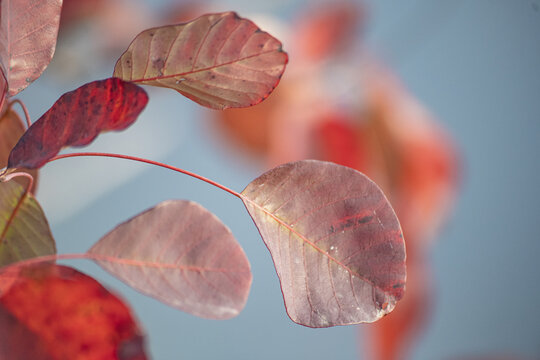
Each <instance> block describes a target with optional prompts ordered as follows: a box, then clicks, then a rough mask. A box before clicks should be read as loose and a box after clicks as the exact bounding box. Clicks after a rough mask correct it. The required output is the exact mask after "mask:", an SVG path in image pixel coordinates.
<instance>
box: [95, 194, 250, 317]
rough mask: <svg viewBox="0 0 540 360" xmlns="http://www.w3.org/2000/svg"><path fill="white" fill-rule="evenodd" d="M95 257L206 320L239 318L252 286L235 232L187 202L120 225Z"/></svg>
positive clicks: (136, 285)
mask: <svg viewBox="0 0 540 360" xmlns="http://www.w3.org/2000/svg"><path fill="white" fill-rule="evenodd" d="M89 254H90V255H92V256H93V257H95V258H96V259H97V260H96V262H97V263H98V264H99V265H101V266H102V267H104V268H105V269H106V270H108V271H109V272H111V273H112V274H113V275H115V276H116V277H118V278H120V279H121V280H123V281H124V282H126V283H127V284H129V285H130V286H132V287H134V288H135V289H137V290H139V291H141V292H143V293H145V294H148V295H150V296H152V297H155V298H157V299H159V300H161V301H163V302H165V303H166V304H169V305H171V306H174V307H176V308H179V309H181V310H183V311H186V312H188V313H191V314H193V315H197V316H200V317H204V318H211V319H228V318H231V317H233V316H236V315H238V313H239V312H240V311H241V310H242V309H243V307H244V305H245V303H246V300H247V296H248V293H249V288H250V286H251V270H250V266H249V263H248V260H247V258H246V255H245V254H244V251H243V250H242V248H241V247H240V245H239V244H238V243H237V242H236V240H235V239H234V237H233V235H232V233H231V232H230V230H229V229H228V228H227V227H226V226H225V225H224V224H223V223H222V222H221V221H220V220H219V219H218V218H217V217H215V216H214V215H213V214H212V213H210V212H209V211H208V210H206V209H204V208H203V207H202V206H200V205H198V204H196V203H193V202H190V201H185V200H174V201H166V202H163V203H161V204H159V205H157V206H156V207H154V208H152V209H150V210H147V211H145V212H143V213H142V214H140V215H138V216H136V217H134V218H132V219H130V220H128V221H127V222H125V223H123V224H121V225H119V226H118V227H116V228H115V229H114V230H113V231H111V232H110V233H109V234H107V235H106V236H105V237H103V238H102V239H101V240H100V241H99V242H98V243H97V244H96V245H94V247H92V248H91V249H90V250H89Z"/></svg>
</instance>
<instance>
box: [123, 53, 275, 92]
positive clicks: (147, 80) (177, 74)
mask: <svg viewBox="0 0 540 360" xmlns="http://www.w3.org/2000/svg"><path fill="white" fill-rule="evenodd" d="M275 51H276V52H283V50H282V49H281V47H279V48H276V49H272V50H268V51H263V52H260V53H258V54H253V55H249V56H245V57H243V58H239V59H235V60H232V61H228V62H225V63H221V64H219V65H212V66H209V67H206V68H202V69H198V70H190V71H186V72H183V73H176V74H171V75H162V76H154V77H150V78H140V79H131V80H130V81H131V82H134V83H144V82H149V81H155V80H162V79H170V78H175V77H178V76H187V75H193V74H196V73H200V72H204V71H210V70H214V69H218V68H220V67H224V66H227V65H232V64H234V63H237V62H241V61H244V60H247V59H251V58H254V57H257V56H261V55H265V54H269V53H271V52H275Z"/></svg>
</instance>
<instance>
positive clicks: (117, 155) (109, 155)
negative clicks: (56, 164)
mask: <svg viewBox="0 0 540 360" xmlns="http://www.w3.org/2000/svg"><path fill="white" fill-rule="evenodd" d="M79 156H101V157H109V158H119V159H126V160H132V161H138V162H142V163H147V164H151V165H156V166H160V167H162V168H165V169H169V170H173V171H176V172H179V173H182V174H185V175H188V176H191V177H194V178H195V179H199V180H202V181H204V182H206V183H208V184H210V185H213V186H215V187H217V188H219V189H221V190H224V191H226V192H228V193H229V194H232V195H234V196H236V197H237V198H239V199H242V195H241V194H239V193H237V192H236V191H234V190H231V189H229V188H228V187H226V186H224V185H221V184H219V183H217V182H215V181H212V180H210V179H207V178H205V177H204V176H201V175H197V174H195V173H192V172H191V171H187V170H184V169H180V168H177V167H175V166H171V165H167V164H163V163H160V162H157V161H153V160H148V159H143V158H139V157H135V156H129V155H121V154H110V153H97V152H84V153H73V154H64V155H58V156H55V157H53V158H52V159H50V160H49V161H48V162H51V161H54V160H59V159H66V158H71V157H79Z"/></svg>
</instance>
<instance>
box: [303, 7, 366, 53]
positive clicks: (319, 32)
mask: <svg viewBox="0 0 540 360" xmlns="http://www.w3.org/2000/svg"><path fill="white" fill-rule="evenodd" d="M363 17H364V10H363V9H362V8H361V7H360V5H359V4H357V3H355V2H351V1H333V2H331V3H327V4H324V5H320V6H317V7H314V8H312V9H310V10H308V11H307V12H306V13H305V14H303V16H302V17H301V18H300V19H299V20H298V22H297V25H296V29H295V31H294V42H295V44H296V47H295V51H297V52H298V55H299V56H300V57H302V59H303V60H306V61H319V60H323V59H325V58H327V57H330V56H336V55H339V54H340V53H341V52H342V51H344V50H346V49H350V48H351V47H352V45H353V44H354V41H355V40H357V39H358V34H357V32H356V30H357V28H358V27H359V25H360V24H361V22H362V21H363Z"/></svg>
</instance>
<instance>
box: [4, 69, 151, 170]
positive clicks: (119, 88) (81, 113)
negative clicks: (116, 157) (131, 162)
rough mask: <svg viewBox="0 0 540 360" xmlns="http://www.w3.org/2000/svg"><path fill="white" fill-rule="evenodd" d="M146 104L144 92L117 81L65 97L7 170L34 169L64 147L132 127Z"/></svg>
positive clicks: (38, 123)
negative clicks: (100, 134) (102, 133)
mask: <svg viewBox="0 0 540 360" xmlns="http://www.w3.org/2000/svg"><path fill="white" fill-rule="evenodd" d="M147 102H148V95H147V94H146V92H145V91H144V90H143V89H142V88H140V87H139V86H137V85H135V84H131V83H129V82H125V81H123V80H120V79H117V78H109V79H105V80H99V81H94V82H91V83H88V84H86V85H83V86H81V87H80V88H78V89H76V90H73V91H70V92H68V93H65V94H64V95H62V96H61V97H60V99H58V100H57V101H56V103H55V104H54V105H53V106H52V107H51V108H50V109H49V110H48V111H47V112H46V113H45V114H43V115H42V116H41V117H40V118H39V119H38V120H37V121H36V122H34V123H33V124H32V126H31V127H30V128H29V129H28V130H27V131H26V133H25V134H24V135H23V136H22V138H21V139H20V140H19V142H18V143H17V145H15V148H13V150H12V151H11V154H10V156H9V161H8V167H9V168H29V169H36V168H39V167H41V166H42V165H44V164H45V163H46V162H47V161H48V160H50V159H51V158H53V157H54V156H55V155H57V154H58V152H59V151H60V150H61V149H62V148H63V147H65V146H84V145H88V144H89V143H90V142H92V141H93V140H94V139H95V138H96V136H97V135H98V134H99V133H100V132H104V131H110V130H115V131H119V130H123V129H125V128H126V127H128V126H129V125H131V124H132V123H133V122H134V121H135V120H136V119H137V116H139V114H140V112H141V111H142V110H143V109H144V107H145V106H146V103H147Z"/></svg>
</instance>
